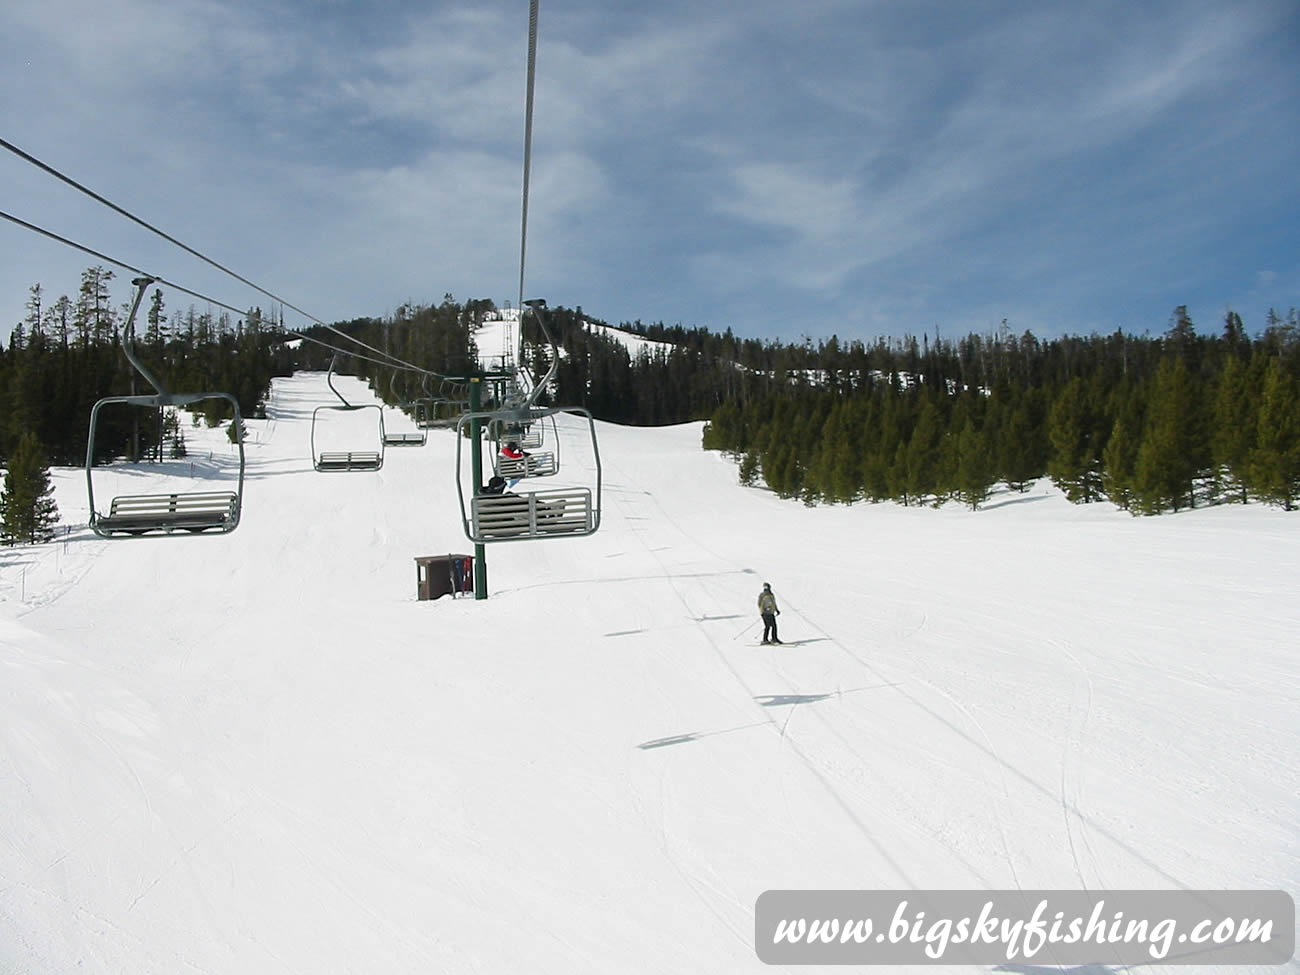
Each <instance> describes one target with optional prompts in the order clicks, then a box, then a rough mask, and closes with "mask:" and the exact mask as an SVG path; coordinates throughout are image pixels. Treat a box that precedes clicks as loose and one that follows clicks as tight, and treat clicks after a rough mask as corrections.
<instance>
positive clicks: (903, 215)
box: [0, 0, 1300, 340]
mask: <svg viewBox="0 0 1300 975" xmlns="http://www.w3.org/2000/svg"><path fill="white" fill-rule="evenodd" d="M527 26H528V3H527V0H510V2H508V3H506V2H501V0H477V2H475V3H461V4H453V3H438V2H425V3H420V4H414V3H407V2H404V0H396V2H387V3H383V4H369V5H363V4H356V3H350V2H345V0H316V2H312V3H305V2H297V3H293V2H286V0H258V2H255V3H254V2H247V3H245V2H224V3H218V2H214V0H168V2H166V3H162V2H153V0H114V2H113V3H112V4H109V5H104V4H100V3H90V2H88V0H40V2H31V0H9V2H7V3H5V4H3V5H0V35H2V36H4V37H6V38H9V39H10V41H11V43H10V44H9V45H7V47H8V48H9V56H8V57H6V58H5V59H3V62H2V63H0V118H3V120H4V121H3V123H2V124H0V135H3V137H4V138H5V139H6V140H7V141H9V142H12V143H14V144H16V145H18V146H19V147H21V148H23V149H24V150H26V151H27V152H30V153H31V154H32V155H34V156H36V157H38V158H40V159H42V160H43V161H45V162H47V163H48V164H50V165H52V166H54V167H56V168H58V169H60V170H62V171H64V172H65V173H67V174H68V175H69V176H71V177H73V178H74V179H77V180H78V181H80V182H82V183H83V184H85V185H87V186H88V187H90V188H91V189H93V190H96V191H97V192H99V193H101V194H102V195H104V196H106V197H108V198H109V199H111V200H113V201H114V202H116V203H118V204H120V205H122V206H123V207H125V208H127V209H129V210H131V211H133V212H135V213H136V214H138V215H139V216H141V217H143V218H144V219H146V220H148V221H150V222H151V223H153V224H155V225H156V226H158V227H159V228H161V229H162V230H164V231H166V232H167V233H169V234H171V235H173V236H175V237H177V238H179V239H180V240H182V241H185V242H186V243H188V244H190V245H191V246H193V247H195V248H196V249H198V250H200V251H202V252H203V253H205V254H207V255H208V256H210V257H211V258H213V259H214V260H217V261H219V262H221V263H223V264H225V265H227V266H228V267H231V268H232V269H233V270H235V271H238V272H239V273H240V274H242V275H243V276H245V277H247V278H249V279H251V280H252V281H254V282H256V283H257V284H259V285H262V286H263V287H265V288H267V289H268V290H270V291H273V292H275V293H277V294H279V295H281V296H282V297H284V298H285V299H287V300H288V301H290V302H291V303H293V304H296V305H298V306H299V307H301V308H303V309H304V310H306V311H308V312H310V313H311V314H312V315H314V316H316V317H319V318H323V319H325V320H329V321H332V320H336V319H345V318H352V317H357V316H365V315H384V314H388V313H391V312H392V311H393V310H394V309H395V308H396V307H397V306H398V305H400V304H402V303H403V302H406V301H414V302H417V303H436V302H438V301H439V300H441V298H442V296H443V295H444V293H448V292H449V293H451V294H452V295H454V296H455V297H456V298H458V299H466V298H470V297H491V298H494V299H495V300H496V301H498V303H501V302H504V301H506V300H510V301H514V300H516V298H517V295H518V279H519V234H520V196H521V182H522V143H523V114H524V82H525V58H526V51H527ZM1298 38H1300V5H1297V4H1296V3H1295V2H1294V0H1234V2H1231V3H1207V2H1200V0H1182V2H1173V3H1166V2H1160V0H1155V2H1143V3H1133V2H1131V0H1125V2H1088V0H1081V2H1078V3H1071V4H1056V3H1028V2H983V0H963V2H956V0H953V2H929V0H906V2H902V0H894V2H861V0H859V2H849V0H801V2H799V3H791V2H788V0H785V2H770V0H751V2H749V3H747V4H745V5H743V6H742V5H737V4H731V3H726V4H723V3H716V2H708V0H703V2H701V0H694V2H679V0H666V2H656V3H653V4H637V5H626V6H625V5H622V4H607V3H592V2H589V0H542V3H541V10H540V26H539V42H538V74H537V88H536V105H535V119H534V125H535V131H534V140H533V172H532V187H531V205H530V213H529V234H528V260H527V266H526V286H525V292H526V297H533V296H544V297H546V298H547V299H549V300H550V302H551V303H552V304H564V305H569V306H573V305H581V306H582V307H583V308H584V310H586V311H587V312H588V313H589V314H591V315H593V316H595V317H597V318H600V319H603V320H605V321H608V322H611V323H614V324H616V323H618V322H621V321H630V320H635V319H641V320H642V321H647V322H653V321H661V320H662V321H665V322H668V323H678V322H680V323H682V324H685V325H688V326H689V325H703V326H706V327H708V328H711V329H715V330H722V329H724V328H727V327H730V328H732V329H733V330H734V331H736V332H737V333H738V334H740V335H744V336H752V337H761V338H781V339H788V340H798V339H800V338H801V337H802V336H811V337H813V338H814V339H816V338H822V337H829V336H830V335H831V334H832V333H836V334H838V335H839V336H840V337H841V338H862V339H866V340H870V339H872V338H874V337H876V336H880V335H893V336H901V335H904V334H907V333H912V334H919V333H921V332H929V333H930V334H931V335H933V333H934V331H935V330H936V328H937V329H939V330H940V331H941V332H942V334H943V335H944V336H945V337H956V336H959V335H963V334H965V333H967V332H969V331H977V332H986V331H989V330H991V329H993V328H995V327H996V326H997V325H998V323H1000V322H1001V321H1002V320H1003V319H1004V318H1005V319H1007V320H1008V322H1009V324H1010V325H1011V327H1012V328H1013V329H1015V330H1016V331H1020V330H1023V329H1032V330H1033V331H1034V332H1035V333H1036V334H1038V335H1040V336H1052V335H1059V334H1062V333H1065V332H1073V333H1087V332H1091V331H1100V332H1109V331H1112V330H1114V329H1115V328H1117V327H1123V328H1125V329H1128V330H1130V331H1134V332H1138V333H1141V332H1143V331H1148V330H1149V331H1151V332H1153V333H1155V332H1160V331H1162V330H1163V329H1164V328H1165V327H1166V324H1167V322H1168V319H1169V315H1170V313H1171V311H1172V310H1173V308H1174V306H1175V305H1178V304H1186V305H1188V306H1189V308H1190V310H1191V314H1192V317H1193V319H1194V320H1195V321H1196V322H1197V323H1198V325H1200V326H1201V327H1202V328H1203V329H1207V330H1213V329H1217V328H1218V325H1219V323H1220V322H1221V320H1222V317H1223V313H1224V310H1225V308H1227V307H1232V308H1234V309H1236V310H1237V311H1238V312H1239V313H1240V314H1241V315H1242V316H1243V318H1244V319H1245V321H1246V325H1247V328H1248V329H1249V330H1250V331H1252V332H1255V331H1258V330H1259V329H1260V328H1262V326H1263V322H1264V315H1265V312H1266V311H1267V309H1268V308H1269V307H1276V308H1277V309H1278V310H1279V311H1282V312H1285V311H1286V310H1287V308H1289V307H1290V306H1293V305H1300V220H1298V219H1297V218H1298V217H1300V175H1297V174H1298V173H1300V164H1297V159H1300V151H1297V150H1300V126H1298V125H1297V121H1300V70H1297V61H1298V58H1297V54H1300V41H1298V40H1297V39H1298ZM0 209H3V210H5V211H7V212H9V213H13V214H15V215H16V216H19V217H22V218H24V219H26V220H29V221H31V222H33V223H37V224H40V225H42V226H44V227H47V228H48V229H50V230H53V231H55V232H57V233H60V234H63V235H64V236H67V237H71V238H74V239H76V240H78V241H80V242H82V243H84V244H86V245H88V246H90V247H93V248H95V249H96V250H99V251H102V252H104V253H106V254H108V255H110V256H112V257H115V258H119V259H121V260H123V261H126V262H127V263H130V264H133V265H135V266H137V267H143V268H145V269H146V270H149V271H151V272H153V273H156V274H159V275H161V276H163V277H165V278H168V279H170V280H173V281H176V282H178V283H180V284H182V285H185V286H187V287H191V288H193V289H194V290H196V291H200V292H202V293H204V294H208V295H210V296H212V297H213V298H216V299H218V300H220V301H223V302H226V303H229V304H232V305H235V306H237V307H246V306H249V305H253V304H259V305H262V306H263V307H265V306H267V305H268V304H269V302H268V301H267V300H266V299H265V298H264V297H263V296H261V295H259V294H257V293H256V292H253V291H250V290H249V289H248V288H247V287H245V286H244V285H241V284H239V283H238V282H236V281H234V280H232V279H229V278H225V277H223V276H222V275H220V274H219V273H217V272H215V271H213V270H212V269H210V268H208V267H206V266H205V265H203V264H201V263H199V262H197V261H196V260H195V259H194V258H192V257H191V256H189V255H186V254H185V253H184V252H182V251H179V250H177V249H175V248H174V247H172V246H171V245H168V244H166V243H165V242H164V241H161V240H159V239H158V238H156V237H153V236H152V235H150V234H148V233H147V232H146V231H144V230H142V229H140V228H138V227H136V226H134V225H132V224H130V223H129V222H127V221H125V220H124V219H123V218H121V217H120V216H118V215H116V214H113V213H112V212H111V211H108V210H106V209H104V208H103V207H101V206H99V205H98V204H95V203H94V202H93V201H91V200H89V199H87V198H86V197H84V196H81V195H80V194H78V193H76V192H75V191H74V190H72V189H71V188H69V187H66V186H64V185H63V184H61V183H58V182H57V181H56V180H54V179H52V178H51V177H49V176H48V175H46V174H44V173H41V172H39V171H38V170H36V169H34V168H33V167H31V166H30V165H29V164H27V163H24V162H22V161H21V160H20V159H18V158H17V157H16V156H13V155H12V154H10V153H7V152H3V151H0ZM0 255H2V256H3V260H2V261H0V314H2V315H3V319H0V332H2V333H3V336H4V337H5V339H6V340H7V336H8V332H9V331H10V329H11V328H12V325H13V324H14V323H16V322H17V320H18V319H19V318H21V317H22V314H23V305H24V303H25V301H26V298H27V291H28V288H29V286H30V285H31V284H32V283H33V282H37V281H39V282H40V283H41V284H42V285H43V286H44V287H45V289H46V298H47V301H48V300H52V299H53V298H55V297H57V296H58V295H59V294H63V293H67V294H69V295H70V296H72V295H75V292H76V288H77V285H78V281H79V277H80V271H81V269H82V268H84V267H85V266H86V265H87V264H89V263H92V261H91V259H89V258H86V257H84V256H82V255H80V254H78V253H76V252H73V251H70V250H67V249H65V248H63V247H62V246H61V245H58V244H55V243H52V242H47V241H45V240H43V239H42V238H40V237H38V236H36V235H34V234H32V233H30V232H29V231H26V230H22V229H19V228H17V227H14V226H12V225H10V224H8V223H3V222H0ZM129 277H130V275H129V274H127V273H125V272H120V273H119V280H118V282H116V284H117V285H118V286H117V287H116V288H115V291H114V297H115V299H116V300H118V301H124V300H125V299H126V298H127V294H128V292H129V287H128V286H127V284H126V279H127V278H129ZM167 302H168V306H169V308H171V309H173V310H174V309H178V308H184V307H188V306H189V305H190V304H191V303H192V299H190V298H188V297H186V296H183V295H180V294H172V295H169V296H168V297H167ZM287 321H288V323H289V324H291V325H298V324H303V323H304V322H303V320H302V319H301V316H296V315H294V314H293V313H290V314H289V315H288V318H287Z"/></svg>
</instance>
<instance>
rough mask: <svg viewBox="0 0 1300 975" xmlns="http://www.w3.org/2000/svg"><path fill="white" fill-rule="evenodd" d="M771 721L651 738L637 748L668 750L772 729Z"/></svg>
mask: <svg viewBox="0 0 1300 975" xmlns="http://www.w3.org/2000/svg"><path fill="white" fill-rule="evenodd" d="M770 727H772V725H771V722H769V721H756V722H754V723H753V724H742V725H737V726H736V727H735V728H723V729H721V730H719V731H688V732H686V733H685V734H682V735H669V736H668V737H666V738H651V739H650V740H649V741H643V742H641V744H639V745H637V746H636V747H637V748H639V749H640V750H641V751H643V752H645V751H650V750H651V749H653V748H667V747H668V746H669V745H684V744H686V743H687V742H689V741H702V740H703V739H705V738H716V737H717V736H718V735H730V734H732V733H734V732H737V731H748V730H750V729H751V728H770Z"/></svg>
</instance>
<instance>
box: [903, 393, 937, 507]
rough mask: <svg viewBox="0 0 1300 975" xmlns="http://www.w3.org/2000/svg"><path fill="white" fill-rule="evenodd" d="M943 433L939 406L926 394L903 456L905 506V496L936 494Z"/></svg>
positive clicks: (918, 496)
mask: <svg viewBox="0 0 1300 975" xmlns="http://www.w3.org/2000/svg"><path fill="white" fill-rule="evenodd" d="M943 433H944V429H943V418H942V417H941V416H940V414H939V407H938V405H937V404H936V403H935V400H934V397H933V396H931V395H928V394H925V395H923V400H922V403H921V412H920V413H919V414H918V415H917V418H916V426H915V427H914V428H913V429H912V436H911V438H910V439H909V440H908V442H907V449H906V454H905V455H904V457H905V460H904V465H905V466H904V484H905V488H904V491H903V497H904V501H903V503H904V504H906V503H907V501H906V498H908V497H912V498H916V499H917V500H920V499H923V498H925V497H928V496H930V495H933V494H935V493H937V491H938V489H939V445H940V442H941V441H942V439H943Z"/></svg>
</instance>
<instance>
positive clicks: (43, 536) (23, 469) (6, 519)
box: [0, 432, 59, 545]
mask: <svg viewBox="0 0 1300 975" xmlns="http://www.w3.org/2000/svg"><path fill="white" fill-rule="evenodd" d="M0 510H2V511H3V515H0V540H3V542H4V544H6V545H16V544H21V543H31V544H35V543H36V542H46V541H49V540H50V539H51V538H53V537H54V526H55V525H56V524H57V523H58V520H59V509H58V506H57V505H56V504H55V503H54V485H52V484H51V483H50V471H49V468H48V467H47V466H46V460H45V449H44V448H43V447H42V446H41V442H40V440H39V439H38V438H37V436H36V434H34V433H31V432H28V433H24V434H23V436H22V438H21V439H20V440H19V441H18V449H17V450H15V451H14V455H13V457H12V458H11V459H10V461H9V470H8V471H7V472H6V474H5V481H4V491H3V493H0Z"/></svg>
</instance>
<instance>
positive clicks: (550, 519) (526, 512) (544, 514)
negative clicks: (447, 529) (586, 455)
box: [456, 407, 601, 543]
mask: <svg viewBox="0 0 1300 975" xmlns="http://www.w3.org/2000/svg"><path fill="white" fill-rule="evenodd" d="M558 413H574V414H578V415H581V416H585V417H586V419H587V429H588V431H589V434H590V437H591V448H592V457H593V458H594V461H595V468H594V480H593V482H592V483H591V484H588V485H584V486H577V487H562V488H553V489H546V490H540V491H521V492H519V493H517V494H516V493H501V494H488V493H485V492H484V491H483V490H482V488H481V487H480V486H478V485H475V487H474V491H473V494H472V495H471V496H470V498H469V499H468V504H467V503H466V497H465V491H464V478H465V472H464V461H463V449H462V448H463V446H464V444H465V441H466V439H467V437H466V436H465V435H464V434H465V428H466V426H467V425H469V424H471V423H473V422H474V421H475V420H479V421H488V422H492V421H501V422H503V423H510V422H519V421H526V422H538V421H540V420H542V419H544V418H551V419H552V422H554V416H555V415H556V414H558ZM489 442H490V441H489ZM498 473H499V476H501V477H505V476H506V475H505V474H504V473H500V472H498ZM456 490H457V494H458V496H459V498H460V509H461V524H462V525H463V527H464V529H465V535H466V537H467V538H469V540H470V541H472V542H475V543H488V542H506V541H527V540H530V539H531V540H538V539H550V538H575V537H582V536H585V535H592V534H595V532H596V530H597V529H598V528H599V527H600V490H601V468H600V450H599V446H598V444H597V442H596V422H595V419H594V418H593V417H592V415H591V413H590V411H588V410H586V409H583V408H581V407H547V408H542V409H539V408H537V407H531V408H528V409H525V410H514V411H480V412H475V413H466V414H465V415H464V416H462V417H461V418H460V423H459V424H458V426H457V437H456Z"/></svg>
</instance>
